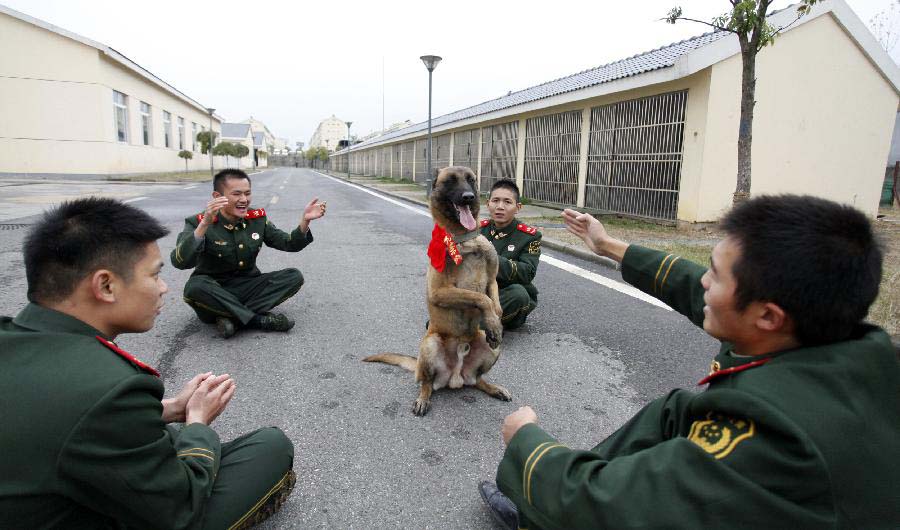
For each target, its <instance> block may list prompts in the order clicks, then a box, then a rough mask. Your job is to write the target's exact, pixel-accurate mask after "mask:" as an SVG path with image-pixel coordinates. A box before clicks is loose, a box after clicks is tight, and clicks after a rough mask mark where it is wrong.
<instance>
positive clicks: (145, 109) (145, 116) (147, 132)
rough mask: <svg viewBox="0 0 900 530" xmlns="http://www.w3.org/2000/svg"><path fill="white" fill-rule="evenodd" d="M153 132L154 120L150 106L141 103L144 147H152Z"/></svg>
mask: <svg viewBox="0 0 900 530" xmlns="http://www.w3.org/2000/svg"><path fill="white" fill-rule="evenodd" d="M152 131H153V120H152V117H151V115H150V105H149V104H147V103H144V102H143V101H141V136H143V140H144V145H150V140H151V138H152V137H151V134H152Z"/></svg>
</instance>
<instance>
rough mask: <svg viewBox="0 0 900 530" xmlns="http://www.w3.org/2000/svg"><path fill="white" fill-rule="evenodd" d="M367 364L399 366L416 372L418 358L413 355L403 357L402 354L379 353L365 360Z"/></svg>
mask: <svg viewBox="0 0 900 530" xmlns="http://www.w3.org/2000/svg"><path fill="white" fill-rule="evenodd" d="M363 362H367V363H384V364H393V365H394V366H399V367H400V368H403V369H405V370H409V371H410V372H415V371H416V358H415V357H413V356H412V355H403V354H402V353H378V354H375V355H369V356H368V357H366V358H364V359H363Z"/></svg>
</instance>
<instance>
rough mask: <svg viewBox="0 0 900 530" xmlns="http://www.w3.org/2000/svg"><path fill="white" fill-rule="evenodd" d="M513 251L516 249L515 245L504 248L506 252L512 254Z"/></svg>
mask: <svg viewBox="0 0 900 530" xmlns="http://www.w3.org/2000/svg"><path fill="white" fill-rule="evenodd" d="M515 249H516V246H515V245H510V246H508V247H506V250H507V251H508V252H512V251H513V250H515Z"/></svg>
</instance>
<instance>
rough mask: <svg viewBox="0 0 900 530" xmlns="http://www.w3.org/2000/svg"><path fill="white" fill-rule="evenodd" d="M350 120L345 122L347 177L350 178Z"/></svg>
mask: <svg viewBox="0 0 900 530" xmlns="http://www.w3.org/2000/svg"><path fill="white" fill-rule="evenodd" d="M351 125H353V122H352V121H348V122H347V178H350V126H351Z"/></svg>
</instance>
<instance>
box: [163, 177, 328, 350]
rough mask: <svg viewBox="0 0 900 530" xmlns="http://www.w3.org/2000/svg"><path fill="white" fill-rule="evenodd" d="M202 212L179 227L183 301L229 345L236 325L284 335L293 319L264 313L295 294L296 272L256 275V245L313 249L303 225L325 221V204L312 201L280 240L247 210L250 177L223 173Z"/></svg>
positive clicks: (175, 256) (260, 216)
mask: <svg viewBox="0 0 900 530" xmlns="http://www.w3.org/2000/svg"><path fill="white" fill-rule="evenodd" d="M212 197H213V198H212V200H211V201H209V203H208V204H207V205H206V211H205V212H203V213H199V214H197V215H192V216H191V217H188V218H187V219H185V221H184V230H183V231H182V232H181V233H180V234H178V242H177V243H176V245H175V249H174V250H173V251H172V255H171V261H172V265H174V266H175V268H177V269H190V268H194V272H193V274H191V277H190V279H188V281H187V282H186V283H185V285H184V301H185V302H187V303H188V305H190V306H191V307H192V308H193V309H194V311H195V312H196V313H197V316H198V317H199V318H200V320H202V321H203V322H206V323H207V324H212V323H215V324H216V328H217V329H218V331H219V334H220V335H221V336H222V337H223V338H226V339H227V338H229V337H231V336H233V335H234V334H235V331H236V330H237V329H238V327H239V326H246V327H249V328H254V329H261V330H267V331H288V330H290V329H291V328H292V327H294V320H293V319H291V318H289V317H288V316H287V315H284V314H282V313H274V314H273V313H270V312H269V310H270V309H272V308H274V307H275V306H277V305H279V304H281V303H282V302H284V301H285V300H287V299H288V298H290V297H292V296H294V295H295V294H297V291H299V290H300V287H301V286H303V275H302V274H300V271H299V270H297V269H295V268H290V269H283V270H280V271H273V272H267V273H262V272H260V271H259V269H258V268H257V267H256V256H257V254H259V251H260V249H261V248H262V245H263V244H264V243H265V244H266V245H267V246H270V247H272V248H276V249H278V250H284V251H287V252H299V251H301V250H303V249H304V248H306V246H307V245H309V244H310V243H312V241H313V236H312V232H311V231H310V230H309V223H310V221H312V220H314V219H318V218H320V217H322V216H323V215H325V203H324V202H323V203H321V204H320V203H319V202H318V201H319V199H318V198H315V199H313V200H312V201H311V202H310V203H309V204H307V205H306V208H305V209H304V210H303V215H302V216H301V218H300V223H299V224H298V225H297V228H295V229H294V231H293V232H291V233H287V232H284V231H282V230H279V229H278V228H276V227H275V224H274V223H272V221H271V220H270V219H269V218H268V217H267V216H266V211H265V210H264V209H262V208H260V209H256V210H252V209H250V198H251V191H250V177H248V176H247V174H246V173H244V172H243V171H241V170H239V169H225V170H222V171H220V172H219V173H217V174H216V176H215V178H213V192H212Z"/></svg>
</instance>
